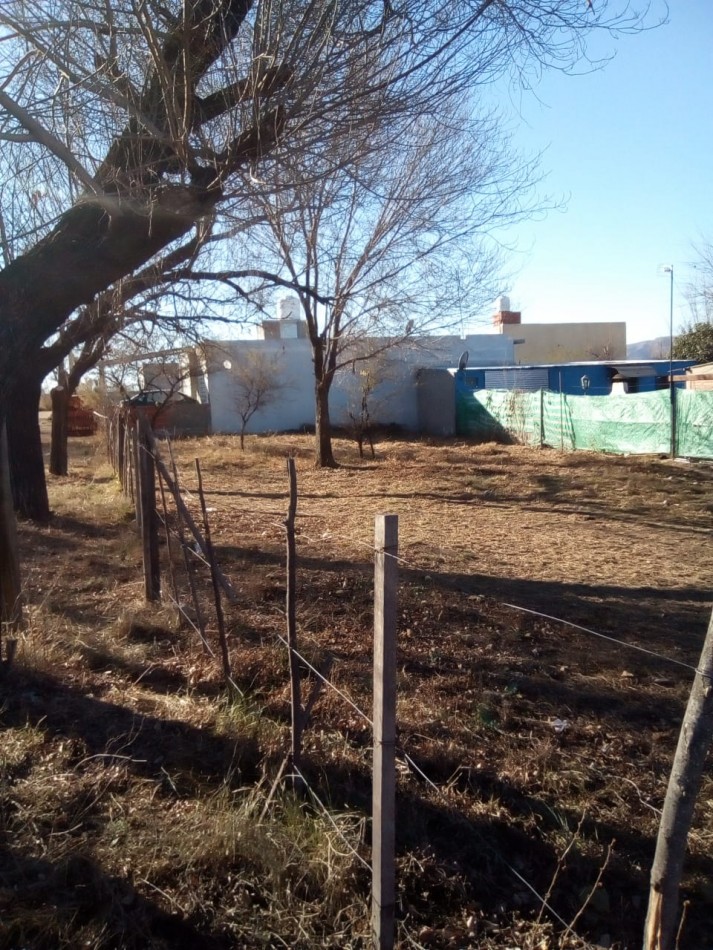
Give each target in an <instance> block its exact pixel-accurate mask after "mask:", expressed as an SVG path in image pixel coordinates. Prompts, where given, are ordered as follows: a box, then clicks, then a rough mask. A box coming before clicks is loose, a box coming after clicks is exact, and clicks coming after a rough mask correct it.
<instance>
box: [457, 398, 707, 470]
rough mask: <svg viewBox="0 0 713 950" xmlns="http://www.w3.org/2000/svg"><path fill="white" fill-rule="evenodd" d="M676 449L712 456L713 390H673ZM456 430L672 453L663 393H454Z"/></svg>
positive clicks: (567, 445)
mask: <svg viewBox="0 0 713 950" xmlns="http://www.w3.org/2000/svg"><path fill="white" fill-rule="evenodd" d="M675 409H676V419H675V432H676V454H677V455H683V456H686V457H689V458H713V392H695V391H689V390H677V391H676V401H675ZM456 429H457V432H458V434H459V435H464V436H469V437H471V438H475V439H477V440H479V441H489V440H498V441H500V440H503V439H514V440H516V441H518V442H524V443H528V444H534V445H550V446H553V447H555V448H559V449H563V450H568V451H572V450H575V449H586V450H589V451H599V452H628V453H632V454H638V455H646V454H668V453H669V452H670V451H671V402H670V395H669V392H668V390H659V391H657V392H651V393H638V394H636V393H631V394H627V395H623V396H566V395H561V394H560V393H552V392H547V391H544V390H541V391H539V392H536V393H530V392H517V391H510V390H495V389H484V390H463V389H461V390H459V391H458V393H457V398H456Z"/></svg>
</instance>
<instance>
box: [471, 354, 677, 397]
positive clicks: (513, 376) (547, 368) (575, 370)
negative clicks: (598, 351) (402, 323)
mask: <svg viewBox="0 0 713 950" xmlns="http://www.w3.org/2000/svg"><path fill="white" fill-rule="evenodd" d="M695 362H696V361H695V360H673V362H672V363H670V362H669V360H606V361H602V360H596V361H594V360H593V361H582V362H575V363H550V364H542V365H533V366H520V365H514V366H499V367H497V368H494V367H492V366H472V367H471V366H468V367H466V369H464V370H459V371H458V372H457V373H456V381H457V384H461V385H464V386H465V387H466V388H467V389H517V390H522V391H526V392H527V391H530V392H534V391H536V390H538V389H549V390H550V391H551V392H555V393H559V392H562V393H565V394H567V395H571V396H583V395H590V396H608V395H610V394H611V392H612V387H613V384H614V383H615V382H619V383H622V384H626V391H628V392H630V393H645V392H653V391H654V390H656V389H668V387H669V379H668V377H669V369H670V367H671V366H672V367H673V372H674V374H680V373H682V372H683V371H684V370H685V369H686V368H687V367H689V366H693V365H694V364H695ZM674 385H675V386H676V387H677V388H683V386H684V384H683V383H680V382H678V383H674ZM622 391H624V389H623V387H622Z"/></svg>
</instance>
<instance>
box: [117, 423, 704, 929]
mask: <svg viewBox="0 0 713 950" xmlns="http://www.w3.org/2000/svg"><path fill="white" fill-rule="evenodd" d="M109 433H110V451H109V456H110V459H111V461H112V464H113V465H114V468H115V470H116V471H117V473H118V476H119V479H120V482H121V485H122V488H123V490H124V492H125V493H126V494H127V496H128V497H130V498H131V499H132V500H134V501H135V503H136V512H137V522H138V523H139V526H140V528H141V531H142V537H143V538H144V543H143V548H144V552H145V556H144V572H145V578H146V591H147V599H157V598H158V597H162V598H163V599H164V600H165V601H166V602H168V603H169V604H171V606H172V607H174V608H175V609H176V610H177V611H178V613H179V614H180V616H181V618H182V620H183V622H185V623H186V624H187V625H188V627H189V628H190V629H191V630H192V631H193V632H194V633H195V634H196V636H197V638H198V641H199V643H200V645H201V647H202V649H203V650H204V651H205V652H206V654H207V655H209V656H210V657H211V658H212V659H213V660H214V661H215V662H216V663H217V664H220V665H221V667H222V672H223V677H224V681H225V683H226V685H227V686H228V687H229V688H230V689H232V690H233V691H235V692H236V693H238V694H239V695H241V696H242V695H244V692H243V690H242V689H241V687H240V686H239V684H238V683H237V681H236V679H235V677H234V675H233V673H232V669H231V661H230V655H229V653H230V651H229V644H228V639H227V635H226V630H225V623H224V619H223V612H222V599H223V598H224V597H227V599H228V600H229V601H230V602H231V603H233V604H236V603H239V596H238V595H237V593H236V591H235V588H234V587H233V585H232V584H231V583H230V581H229V580H228V578H226V577H225V576H224V575H223V574H222V572H221V570H220V567H219V565H218V563H217V560H216V556H215V551H214V549H213V545H212V543H211V528H210V519H209V514H210V513H211V510H210V509H208V507H207V505H206V502H205V493H204V490H203V486H202V480H201V472H200V464H199V462H196V472H197V488H196V489H195V490H194V491H188V490H187V489H185V488H184V487H183V486H182V485H181V483H180V481H179V475H178V471H177V467H176V464H175V461H174V460H173V455H172V452H171V447H170V443H164V444H165V445H166V446H167V453H168V457H169V459H170V469H169V467H168V465H167V464H166V462H164V461H163V460H162V455H161V449H160V448H159V446H158V444H157V442H156V440H155V437H154V436H153V434H152V433H151V432H150V430H148V428H147V427H146V426H142V424H141V422H140V421H139V422H138V423H137V422H136V421H135V420H131V419H130V418H127V417H124V418H123V420H122V419H120V418H115V419H114V420H112V422H111V425H110V427H109ZM142 460H146V461H148V462H149V463H150V467H151V468H152V470H153V471H154V472H155V473H156V476H157V479H158V485H157V486H156V485H155V484H154V485H153V487H151V483H150V484H149V487H148V489H147V485H146V483H147V479H148V476H147V474H146V467H145V466H143V467H142ZM293 490H294V489H293ZM286 498H287V492H286ZM186 499H188V501H189V502H190V503H191V505H192V507H193V508H194V509H195V508H198V510H200V512H201V514H202V520H201V525H200V527H199V525H198V523H197V522H198V518H197V516H196V517H194V515H192V514H191V512H190V511H189V508H188V506H187V504H186ZM169 502H170V503H169ZM291 502H292V503H295V502H296V497H295V498H292V499H291ZM245 515H246V517H248V518H249V520H250V522H251V523H252V524H253V525H254V523H255V522H256V520H259V521H260V522H261V523H262V524H264V525H265V527H266V528H269V529H270V530H271V531H274V532H275V533H276V535H277V534H278V533H279V534H282V535H283V537H284V536H285V535H287V542H288V545H289V542H290V540H291V541H292V542H293V543H294V540H295V535H294V530H295V529H294V523H292V524H290V521H291V519H290V515H289V511H288V512H287V513H285V512H280V511H279V509H277V508H275V509H272V508H270V509H267V510H263V511H261V512H259V513H256V512H255V511H254V510H251V511H250V512H246V513H245ZM318 521H319V516H318V515H314V514H313V515H311V516H310V515H304V516H301V524H303V525H304V527H303V528H301V530H300V536H299V538H300V544H301V545H304V546H319V545H324V544H325V543H326V542H334V541H339V542H340V543H343V544H344V545H346V546H349V547H350V548H351V549H352V550H353V549H354V547H355V546H356V547H358V548H360V549H361V550H363V551H364V552H365V553H368V555H369V557H370V558H376V557H377V556H378V555H379V554H380V553H381V554H384V552H383V550H381V551H380V549H379V548H378V546H376V545H375V544H373V543H369V542H365V541H363V540H360V539H358V538H354V537H352V536H346V535H340V534H339V533H335V532H333V531H324V532H322V533H321V534H319V535H318V536H315V535H314V534H313V533H312V532H310V531H309V527H308V526H309V524H310V522H312V523H316V522H318ZM159 531H163V532H164V536H165V550H166V552H167V556H166V557H165V558H164V560H165V561H166V563H167V566H168V569H169V573H170V585H168V584H163V585H160V583H159V585H158V586H159V589H158V590H157V589H156V586H155V584H154V586H153V587H152V583H153V581H155V578H156V577H157V576H160V570H159V568H158V566H157V560H158V549H159V545H158V543H157V542H156V535H157V534H158V532H159ZM290 531H292V532H293V533H292V537H291V538H290ZM151 535H153V536H154V539H153V542H152V540H151V537H147V536H151ZM176 551H177V552H178V554H180V557H176V560H178V561H179V562H181V563H182V565H183V573H184V577H185V584H186V585H187V588H188V590H187V591H186V589H185V587H184V589H183V590H181V589H180V586H179V582H178V577H177V575H178V570H177V566H176V564H175V563H174V559H173V555H174V553H176ZM428 553H429V555H430V557H431V559H433V558H436V557H437V558H440V559H446V558H447V556H448V554H449V549H448V548H446V547H437V546H435V545H433V546H431V547H430V549H429V551H428ZM458 553H461V552H460V551H459V552H458ZM386 557H387V558H393V559H394V560H395V562H396V563H397V564H398V566H399V567H400V568H402V569H405V570H407V571H410V572H412V573H413V574H414V575H418V576H419V577H424V576H428V571H429V567H428V565H424V564H422V563H418V562H416V561H415V560H413V559H412V558H407V557H404V556H403V555H400V554H396V555H392V554H389V553H386ZM288 561H289V557H288ZM199 571H203V573H204V575H205V574H206V573H207V574H208V575H209V576H210V581H211V583H210V584H208V583H207V579H206V577H205V576H204V577H203V580H202V582H201V583H200V584H199V583H198V582H197V576H196V575H197V574H198V572H199ZM152 579H153V580H152ZM293 580H294V579H293ZM289 585H290V578H289V577H286V586H287V587H289ZM497 603H498V604H499V606H500V607H502V608H505V609H507V610H511V611H514V612H517V613H519V614H521V615H523V616H529V617H534V618H539V619H541V620H546V621H547V622H548V623H551V624H555V625H559V626H560V627H561V628H566V629H570V630H574V631H576V632H577V633H579V634H582V635H584V636H585V637H587V638H589V639H591V641H592V642H607V643H610V644H612V645H614V646H616V647H617V648H618V649H621V650H622V651H630V652H632V653H637V654H639V655H645V656H646V657H648V658H651V659H655V660H657V661H660V662H663V663H666V664H670V665H671V666H673V667H677V668H679V669H683V670H686V671H687V672H690V673H693V674H700V675H704V676H708V674H707V673H706V672H705V671H703V670H700V669H699V668H698V667H697V666H696V665H695V664H691V663H688V662H685V661H683V660H681V659H679V658H677V657H674V656H671V655H666V654H664V653H662V652H660V651H657V650H652V649H649V648H647V647H643V646H641V645H639V644H637V643H633V642H631V641H629V640H626V639H624V638H623V637H620V636H615V635H613V634H612V633H604V632H602V631H599V630H596V629H594V628H592V627H588V626H585V625H582V624H578V623H575V622H573V621H571V620H568V619H566V618H563V617H558V616H557V615H556V614H554V613H546V612H542V611H540V610H536V609H534V608H531V607H527V606H523V605H521V604H515V603H510V602H506V601H504V600H501V601H497ZM188 604H190V607H189V606H188ZM272 609H273V610H274V611H275V612H276V614H277V615H278V616H279V617H280V620H281V622H284V623H286V632H285V633H284V634H283V633H282V632H280V631H279V630H277V629H273V630H272V631H271V632H272V635H273V636H274V641H275V643H278V644H280V645H281V646H282V647H284V648H285V650H286V653H287V655H288V657H289V660H290V664H291V667H290V668H291V688H292V691H293V715H292V720H293V721H292V727H293V739H292V747H291V750H290V752H289V753H288V754H287V755H286V763H287V764H288V768H287V769H286V770H285V772H284V775H283V778H284V779H285V780H290V781H291V782H292V784H293V787H297V785H299V787H300V788H301V790H302V791H303V793H304V794H306V795H307V796H308V798H309V799H310V800H311V801H312V803H313V805H314V807H315V809H316V810H317V811H318V812H319V813H320V814H322V815H323V816H324V818H325V819H326V820H327V822H328V823H329V824H330V825H331V826H332V827H333V830H334V831H335V833H336V834H337V835H338V836H339V838H340V839H341V840H342V842H343V845H344V847H345V848H346V850H347V852H348V853H349V854H351V855H352V856H353V858H354V860H355V861H356V862H357V863H358V864H359V865H360V866H363V867H364V868H366V869H368V870H370V871H371V865H370V864H369V862H368V861H367V860H366V858H365V856H364V854H363V853H361V851H360V849H358V848H355V847H354V845H353V843H352V842H351V841H350V840H349V839H348V838H347V837H346V836H345V835H344V833H343V832H342V829H341V828H340V827H339V824H338V823H337V822H336V821H335V820H334V818H333V817H332V814H331V812H330V809H329V808H328V807H327V805H325V803H324V801H323V800H322V797H321V796H320V795H319V793H318V791H317V790H316V788H315V787H314V784H313V783H311V782H310V780H309V777H308V775H307V774H306V770H305V769H304V767H303V766H302V763H301V748H300V747H299V743H298V744H297V745H296V744H295V738H294V736H295V729H296V728H297V723H299V731H300V735H301V733H302V731H303V730H304V729H306V728H307V725H308V720H309V718H310V716H311V714H312V713H313V709H314V705H315V703H316V700H317V698H318V696H319V692H320V690H328V691H329V692H330V693H331V694H332V695H334V696H335V697H337V698H338V700H339V702H341V703H343V704H344V705H345V706H347V707H348V708H350V709H351V711H352V712H354V713H355V714H356V715H357V716H358V717H359V719H360V720H361V721H362V722H363V723H364V724H365V726H367V727H368V728H369V729H370V730H373V729H374V720H373V719H372V718H371V717H370V716H369V715H368V714H367V713H366V712H365V711H364V709H363V708H362V707H361V706H360V704H359V702H358V701H357V700H356V699H355V698H354V697H353V696H350V695H349V691H348V690H347V688H345V687H340V686H338V685H336V683H335V682H334V681H333V679H332V678H331V676H330V669H329V666H327V667H322V668H320V666H319V664H317V663H316V662H313V661H312V660H310V659H309V658H308V657H307V656H305V655H304V651H302V650H300V649H299V648H298V646H297V643H296V638H295V630H294V629H290V616H289V615H290V613H291V608H290V604H289V601H288V603H287V605H286V608H285V610H281V609H279V608H277V607H276V606H275V605H272ZM209 610H210V612H211V615H212V616H213V618H214V622H213V623H212V624H209V623H208V620H207V617H208V611H209ZM293 622H294V618H293ZM210 627H213V628H214V631H213V634H212V636H211V634H210V631H209V628H210ZM211 639H212V640H213V643H212V642H211ZM214 644H215V645H214ZM300 666H301V668H302V670H304V671H308V673H309V676H310V677H311V678H312V680H313V687H312V693H311V696H310V697H309V699H308V700H307V701H306V702H305V703H304V704H302V702H301V700H300V699H298V702H297V706H296V707H295V706H294V691H295V688H296V687H298V688H299V685H300V684H299V683H296V682H295V679H296V678H298V679H300V678H301V673H300V672H299V667H300ZM708 678H709V679H710V677H709V676H708ZM298 697H299V692H298ZM409 742H410V738H409V737H408V736H405V735H400V736H399V740H398V742H397V743H396V755H397V758H398V759H399V760H400V761H401V762H402V763H403V765H404V766H405V771H404V772H401V773H400V774H401V775H402V776H403V775H405V774H408V775H411V776H413V777H416V778H417V779H418V780H420V781H421V782H422V783H423V784H424V785H425V786H426V787H427V788H428V789H429V791H430V792H431V793H432V794H433V795H434V797H435V798H436V800H437V801H440V802H442V803H443V804H444V805H445V806H446V807H447V808H448V810H449V814H451V815H453V814H455V815H456V821H457V822H458V823H460V824H462V825H464V826H467V827H470V828H471V829H472V828H474V826H473V823H472V821H471V819H470V818H468V816H467V815H463V814H458V812H457V803H456V802H454V800H453V797H452V794H451V791H452V790H451V786H450V784H446V785H445V787H444V786H443V785H440V784H439V783H438V782H437V781H435V780H434V779H433V778H432V777H431V776H429V774H428V772H427V770H426V769H425V768H424V767H423V766H422V765H421V764H419V763H418V762H417V761H416V759H415V758H414V756H413V755H411V754H409V753H408V752H407V751H406V746H407V745H409ZM403 780H404V779H403V778H402V781H403ZM642 801H643V800H642ZM644 804H647V803H645V802H644ZM649 807H651V808H652V807H653V806H650V805H649ZM654 811H655V809H654ZM489 857H490V859H491V860H493V861H497V862H498V863H499V864H500V865H501V866H502V867H504V868H505V869H506V870H507V871H508V873H510V874H511V876H512V877H513V878H514V879H515V880H517V881H518V882H519V883H520V884H521V885H523V886H524V887H525V888H526V890H527V891H528V892H529V893H531V895H532V896H533V897H534V899H535V900H536V901H537V903H538V905H539V907H540V910H541V912H543V911H545V912H547V913H548V914H549V915H550V917H551V919H552V920H553V921H555V922H556V923H557V924H558V925H559V926H560V927H561V928H562V935H563V936H569V937H570V938H571V939H572V940H579V943H577V944H572V946H575V945H576V946H583V947H584V946H587V943H586V941H584V940H581V939H580V938H576V936H575V935H574V933H573V923H572V922H571V921H570V922H569V923H568V922H567V921H566V920H565V919H564V918H563V916H562V915H561V914H560V913H559V912H558V911H557V909H556V908H555V907H554V906H553V905H552V903H551V902H550V900H549V892H546V893H543V892H542V889H541V888H538V887H536V886H535V885H534V884H533V883H532V881H531V880H529V879H528V878H527V876H526V875H525V874H523V873H522V871H521V870H518V869H517V868H516V867H515V866H514V865H513V864H512V863H511V862H509V861H508V860H507V859H506V858H505V856H504V855H503V854H502V853H500V852H498V851H497V850H496V849H491V850H490V853H489ZM590 897H591V895H590ZM399 926H400V929H401V931H402V936H403V937H404V940H405V942H406V943H408V944H409V945H411V946H414V947H420V946H421V944H420V943H418V941H417V940H416V938H415V937H414V935H413V934H411V933H408V932H407V931H406V932H404V923H403V921H402V922H401V923H400V924H399ZM384 945H385V944H384Z"/></svg>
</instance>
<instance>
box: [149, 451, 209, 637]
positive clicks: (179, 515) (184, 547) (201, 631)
mask: <svg viewBox="0 0 713 950" xmlns="http://www.w3.org/2000/svg"><path fill="white" fill-rule="evenodd" d="M168 452H169V455H170V456H171V464H172V465H173V483H172V484H170V485H169V486H168V487H169V489H171V492H172V494H173V496H174V501H176V500H177V499H178V500H179V501H180V497H181V491H180V488H179V485H178V469H177V468H176V463H175V461H174V458H173V454H172V452H171V444H170V442H169V444H168ZM154 457H155V458H156V467H157V468H158V470H159V472H160V473H161V474H162V477H164V476H163V471H164V470H165V466H164V465H163V463H162V462H161V461H160V459H159V458H158V456H154ZM176 523H177V525H178V539H179V541H180V542H181V551H182V553H183V564H184V566H185V568H186V576H187V577H188V586H189V588H190V591H191V598H192V600H193V609H194V610H195V613H196V625H197V626H198V635H199V637H200V638H201V643H202V644H203V652H204V653H210V646H209V645H208V640H207V638H206V635H205V620H204V619H203V611H202V609H201V602H200V598H199V597H198V591H197V590H196V582H195V578H194V577H193V565H192V564H191V559H190V557H189V554H188V542H187V540H186V532H185V531H184V529H183V508H182V507H181V505H180V504H178V501H177V503H176ZM176 599H178V598H176Z"/></svg>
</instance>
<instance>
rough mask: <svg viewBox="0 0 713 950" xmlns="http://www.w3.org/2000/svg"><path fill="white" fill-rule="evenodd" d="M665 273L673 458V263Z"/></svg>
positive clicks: (674, 415)
mask: <svg viewBox="0 0 713 950" xmlns="http://www.w3.org/2000/svg"><path fill="white" fill-rule="evenodd" d="M663 272H664V274H668V275H669V276H670V280H669V301H668V339H669V350H668V394H669V400H670V402H671V458H675V457H676V394H675V392H674V385H673V264H666V266H665V267H664V269H663Z"/></svg>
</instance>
